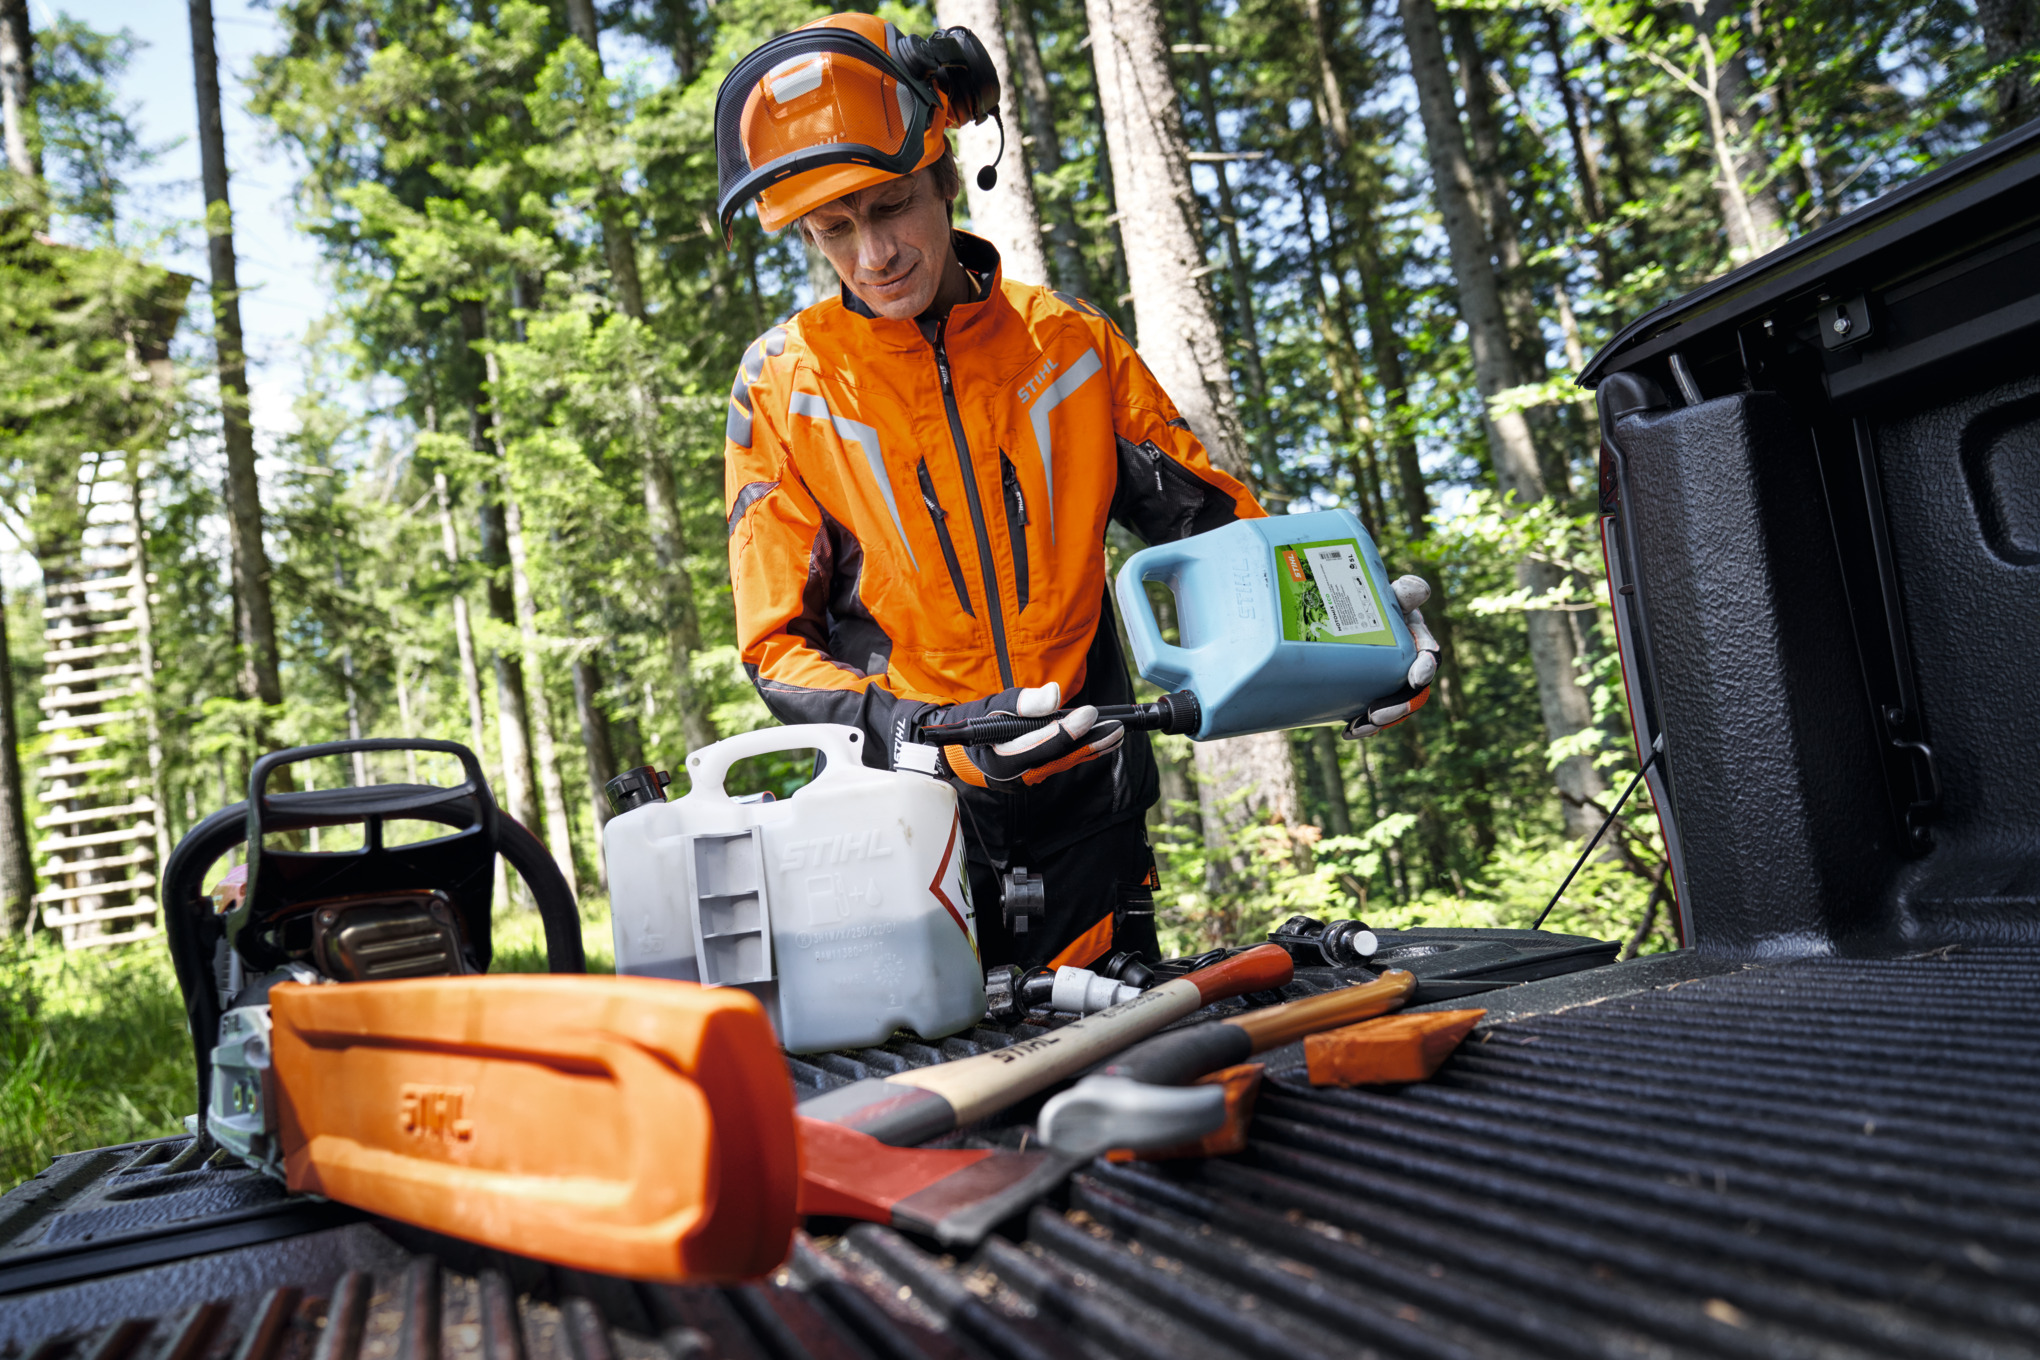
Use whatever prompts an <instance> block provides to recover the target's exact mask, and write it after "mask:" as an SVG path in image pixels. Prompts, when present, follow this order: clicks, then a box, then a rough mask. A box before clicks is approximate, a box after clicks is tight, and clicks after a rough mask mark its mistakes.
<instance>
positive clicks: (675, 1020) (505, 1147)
mask: <svg viewBox="0 0 2040 1360" xmlns="http://www.w3.org/2000/svg"><path fill="white" fill-rule="evenodd" d="M269 1002H270V1019H271V1023H272V1025H273V1026H274V1034H273V1046H274V1057H273V1059H272V1062H273V1076H274V1078H275V1093H276V1097H275V1098H276V1109H277V1128H278V1131H279V1134H280V1136H281V1139H282V1145H283V1148H282V1150H283V1154H284V1170H285V1172H286V1173H287V1175H288V1178H289V1183H290V1188H291V1189H293V1190H301V1191H310V1192H312V1193H314V1194H320V1195H325V1196H327V1197H328V1198H331V1199H336V1200H339V1201H340V1202H342V1203H344V1204H351V1205H354V1206H356V1207H357V1208H361V1209H366V1210H368V1211H370V1212H371V1213H377V1214H382V1215H385V1216H387V1217H389V1218H394V1219H398V1220H401V1221H402V1222H405V1223H412V1224H416V1225H418V1226H419V1227H423V1228H429V1229H431V1230H432V1231H434V1232H441V1233H445V1234H447V1235H449V1236H452V1237H460V1238H465V1239H467V1240H468V1241H471V1242H479V1243H482V1244H483V1245H485V1246H490V1247H495V1248H497V1249H499V1250H503V1251H509V1252H515V1253H518V1254H520V1255H524V1256H534V1257H537V1258H539V1259H541V1260H545V1261H551V1262H554V1263H556V1264H558V1265H564V1266H570V1267H573V1268H575V1269H578V1270H587V1271H595V1272H600V1273H603V1274H612V1275H627V1276H632V1277H634V1278H637V1279H642V1280H657V1281H665V1282H671V1283H680V1282H694V1281H726V1280H743V1279H754V1278H756V1277H758V1276H761V1275H764V1274H767V1273H769V1272H770V1271H772V1270H773V1269H774V1268H776V1267H777V1266H778V1265H779V1264H780V1263H781V1262H782V1261H784V1260H785V1259H786V1256H787V1252H788V1251H789V1250H790V1249H791V1246H792V1240H793V1229H794V1223H795V1201H796V1196H797V1195H798V1193H799V1187H800V1153H799V1143H798V1141H797V1140H796V1137H795V1134H794V1121H793V1088H792V1085H791V1083H790V1082H789V1081H788V1078H787V1075H786V1064H785V1062H784V1061H783V1060H782V1059H781V1057H780V1054H779V1045H778V1043H777V1041H776V1040H775V1039H774V1038H773V1033H772V1026H771V1024H770V1022H769V1021H767V1020H766V1018H765V1012H764V1009H763V1008H762V1007H761V1006H760V1005H759V1004H758V1002H757V1000H756V999H755V998H754V997H752V996H751V995H749V994H748V993H746V992H743V991H740V990H738V989H736V988H734V987H723V988H706V987H699V986H696V985H695V984H693V983H688V982H668V981H663V980H660V979H656V978H630V977H616V978H610V977H578V976H576V977H568V976H560V975H544V974H530V975H517V974H504V975H498V976H494V977H489V976H480V977H455V978H416V979H408V980H405V981H399V982H350V983H336V984H331V985H325V986H313V987H306V986H299V985H298V984H296V983H281V984H279V985H277V986H276V987H274V988H272V989H271V991H270V993H269Z"/></svg>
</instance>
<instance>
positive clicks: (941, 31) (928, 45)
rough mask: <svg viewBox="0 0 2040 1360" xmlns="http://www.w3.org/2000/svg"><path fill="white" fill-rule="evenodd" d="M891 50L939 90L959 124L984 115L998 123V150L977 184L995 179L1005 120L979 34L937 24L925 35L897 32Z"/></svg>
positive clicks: (990, 183)
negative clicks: (912, 35) (916, 36)
mask: <svg viewBox="0 0 2040 1360" xmlns="http://www.w3.org/2000/svg"><path fill="white" fill-rule="evenodd" d="M894 31H895V33H897V34H898V36H897V37H895V38H894V40H893V45H892V46H893V56H894V57H895V58H897V59H898V61H899V63H900V65H902V66H904V67H906V69H907V70H909V71H911V72H912V73H913V74H915V75H917V76H919V77H921V79H923V80H925V81H927V82H928V83H929V84H931V85H933V86H934V87H935V88H936V89H938V90H940V91H941V92H942V96H943V98H945V99H947V100H948V101H949V111H950V112H951V113H952V114H954V115H955V117H956V120H957V122H958V123H959V124H962V123H982V122H984V121H985V119H987V118H989V119H991V120H992V121H993V122H994V123H996V124H997V125H998V128H999V151H998V154H997V155H996V156H994V157H992V164H990V165H987V166H984V167H982V168H981V169H979V171H978V172H977V183H978V188H980V189H985V190H989V189H990V188H991V187H992V186H993V185H995V184H997V183H998V182H999V168H998V162H999V161H1001V160H1003V159H1005V156H1006V121H1005V119H1003V118H1001V117H999V72H998V68H997V67H995V66H993V65H992V54H991V53H990V52H987V51H986V50H985V45H984V42H983V40H982V39H980V38H979V37H978V35H977V34H975V33H973V32H971V31H970V30H969V29H967V28H938V29H936V30H935V31H934V32H933V33H930V34H929V35H928V36H927V37H925V38H914V37H909V36H908V35H906V34H904V33H898V30H894Z"/></svg>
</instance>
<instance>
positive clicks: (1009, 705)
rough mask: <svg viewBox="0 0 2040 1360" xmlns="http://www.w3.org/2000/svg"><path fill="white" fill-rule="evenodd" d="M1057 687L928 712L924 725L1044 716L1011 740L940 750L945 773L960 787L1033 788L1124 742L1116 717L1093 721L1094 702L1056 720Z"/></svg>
mask: <svg viewBox="0 0 2040 1360" xmlns="http://www.w3.org/2000/svg"><path fill="white" fill-rule="evenodd" d="M1061 707H1062V686H1061V685H1059V684H1057V683H1056V682H1055V681H1053V680H1051V681H1049V682H1048V683H1047V684H1045V685H1037V686H1035V687H1033V688H1031V689H1009V690H1006V691H1004V692H1002V693H999V694H995V695H993V696H992V697H991V698H989V699H978V700H974V701H973V702H971V703H968V704H959V705H957V706H956V707H954V708H949V709H944V710H942V711H941V712H940V713H938V714H931V715H929V717H928V718H926V719H924V720H923V721H924V722H928V723H932V722H945V723H948V722H958V721H962V720H965V719H969V718H988V717H1016V718H1048V719H1051V721H1047V722H1044V723H1043V724H1042V725H1041V726H1040V727H1037V728H1035V729H1034V730H1033V731H1031V732H1026V733H1022V734H1021V735H1020V736H1017V737H1015V738H1013V739H1012V740H1011V741H1002V742H999V743H997V744H996V745H985V746H945V747H943V748H942V758H943V761H944V763H945V764H946V765H947V766H948V767H949V771H950V773H951V774H954V775H955V776H956V777H957V778H958V779H961V780H963V782H964V783H966V784H975V785H976V786H977V787H979V788H990V787H997V786H1002V785H1012V784H1039V783H1040V782H1041V781H1042V780H1044V779H1047V778H1048V777H1049V776H1050V775H1054V774H1060V773H1061V772H1062V771H1064V770H1067V769H1069V768H1070V767H1071V766H1073V765H1081V764H1083V763H1084V762H1085V761H1087V760H1096V759H1097V758H1098V757H1099V756H1103V755H1109V754H1111V753H1112V752H1113V751H1115V750H1117V749H1119V744H1120V743H1121V742H1123V741H1125V740H1126V726H1125V724H1123V723H1121V722H1120V721H1119V720H1118V719H1116V718H1109V719H1107V720H1105V721H1104V722H1100V721H1099V720H1098V708H1097V705H1095V704H1084V705H1083V706H1081V707H1079V708H1073V709H1071V710H1070V711H1069V712H1067V713H1065V714H1063V715H1062V716H1061V717H1060V718H1055V717H1053V715H1054V713H1055V711H1056V710H1057V709H1059V708H1061Z"/></svg>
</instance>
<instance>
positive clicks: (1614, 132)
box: [1594, 37, 1637, 212]
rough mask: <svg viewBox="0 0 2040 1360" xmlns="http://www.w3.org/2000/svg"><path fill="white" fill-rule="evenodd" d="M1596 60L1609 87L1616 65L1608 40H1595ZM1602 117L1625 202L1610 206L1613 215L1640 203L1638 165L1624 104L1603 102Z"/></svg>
mask: <svg viewBox="0 0 2040 1360" xmlns="http://www.w3.org/2000/svg"><path fill="white" fill-rule="evenodd" d="M1594 60H1595V61H1596V62H1598V63H1599V64H1600V67H1601V76H1602V82H1603V84H1604V85H1605V84H1606V82H1607V79H1608V72H1609V69H1610V68H1611V67H1613V66H1614V64H1615V57H1614V54H1613V53H1611V52H1610V51H1609V50H1608V40H1607V39H1606V38H1599V37H1597V38H1595V39H1594ZM1601 117H1602V125H1603V126H1604V127H1605V128H1606V129H1607V133H1608V137H1607V141H1608V153H1609V158H1610V160H1611V161H1612V162H1613V163H1614V170H1615V192H1616V194H1617V196H1618V197H1619V198H1620V199H1621V202H1620V203H1611V204H1609V205H1608V210H1609V211H1610V212H1613V211H1614V210H1615V209H1616V208H1618V207H1622V206H1626V205H1628V204H1631V203H1634V202H1636V199H1637V189H1636V173H1635V171H1634V170H1633V169H1632V168H1631V167H1632V166H1633V165H1634V164H1635V163H1636V158H1635V157H1634V156H1632V155H1631V154H1630V151H1629V133H1628V132H1627V131H1625V130H1624V129H1623V127H1622V105H1621V102H1620V101H1619V100H1613V99H1607V100H1602V101H1601Z"/></svg>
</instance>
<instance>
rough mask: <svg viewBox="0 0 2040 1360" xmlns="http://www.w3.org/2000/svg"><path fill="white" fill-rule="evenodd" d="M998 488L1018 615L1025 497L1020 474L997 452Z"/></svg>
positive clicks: (1023, 602) (1023, 591) (1023, 592)
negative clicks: (1010, 545)
mask: <svg viewBox="0 0 2040 1360" xmlns="http://www.w3.org/2000/svg"><path fill="white" fill-rule="evenodd" d="M999 485H1000V487H1001V488H1002V489H1003V490H1004V491H1005V493H1006V533H1007V535H1008V536H1009V537H1010V538H1011V539H1012V541H1013V576H1014V585H1015V586H1016V587H1017V589H1016V591H1015V593H1016V594H1017V595H1018V597H1019V600H1020V611H1021V612H1025V610H1026V608H1027V496H1026V493H1024V492H1023V491H1021V490H1020V472H1019V470H1018V469H1017V468H1015V467H1014V466H1013V460H1012V459H1010V458H1008V457H1007V456H1006V451H1005V450H1004V449H1001V450H999Z"/></svg>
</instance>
